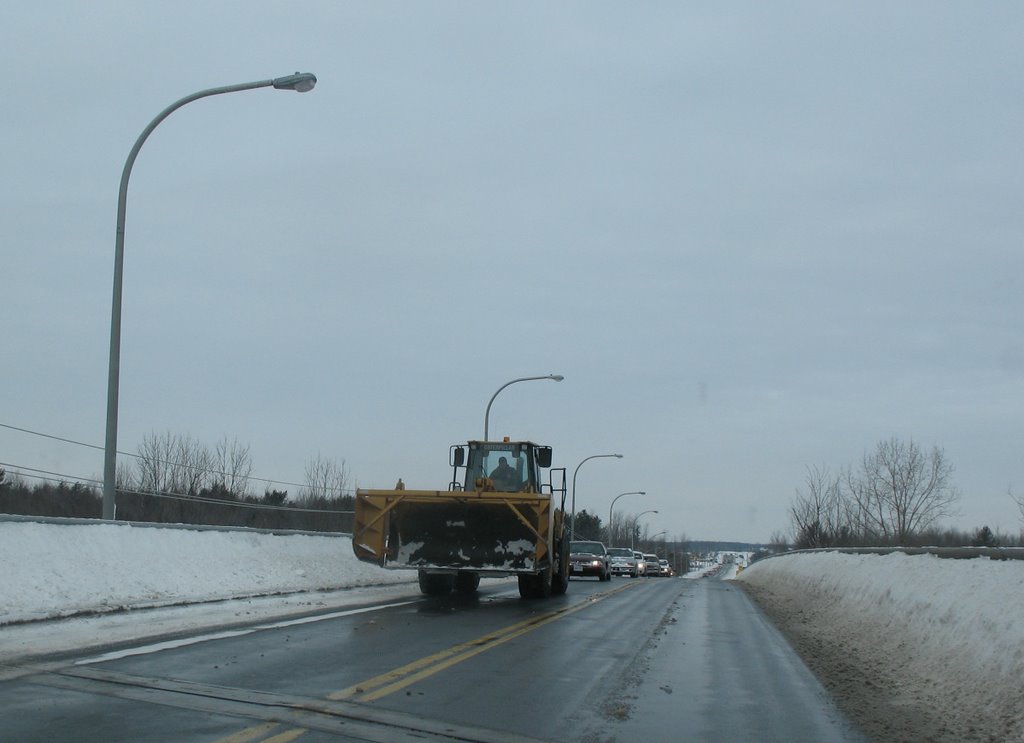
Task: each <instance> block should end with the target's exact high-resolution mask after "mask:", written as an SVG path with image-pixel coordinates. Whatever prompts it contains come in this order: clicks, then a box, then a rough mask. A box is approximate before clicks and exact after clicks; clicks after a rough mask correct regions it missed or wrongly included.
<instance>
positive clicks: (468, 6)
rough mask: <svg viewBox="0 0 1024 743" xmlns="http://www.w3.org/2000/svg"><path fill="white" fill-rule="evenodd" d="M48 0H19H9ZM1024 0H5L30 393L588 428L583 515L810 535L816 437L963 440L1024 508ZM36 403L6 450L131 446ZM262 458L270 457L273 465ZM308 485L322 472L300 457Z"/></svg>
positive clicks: (11, 201) (984, 501)
mask: <svg viewBox="0 0 1024 743" xmlns="http://www.w3.org/2000/svg"><path fill="white" fill-rule="evenodd" d="M8 5H9V6H10V4H8ZM1022 32H1024V6H1022V5H1021V4H1020V3H1017V2H991V3H985V4H982V5H978V4H977V3H974V2H959V3H932V2H921V3H913V2H908V3H888V2H877V3H856V4H838V3H819V2H799V3H786V2H781V3H761V2H737V3H729V4H727V5H722V4H719V3H699V4H698V3H646V4H641V3H619V2H586V3H561V4H554V3H546V2H545V3H500V4H499V3H477V2H457V3H454V2H421V3H386V2H373V3H348V2H306V3H303V4H301V5H295V4H292V3H267V2H231V3H227V2H212V3H211V2H205V1H204V2H177V3H173V4H169V3H134V2H120V3H113V2H92V3H79V2H47V1H46V0H43V1H42V2H39V3H32V4H28V3H18V4H16V7H15V6H10V7H5V9H4V10H3V11H2V12H0V69H3V71H4V73H3V76H2V78H0V94H2V99H3V108H2V116H0V135H2V137H3V142H4V147H3V148H2V150H0V173H2V177H0V250H2V258H3V264H2V265H3V278H4V281H3V287H2V295H0V296H2V297H3V301H2V311H0V338H2V340H3V351H2V354H3V356H2V358H3V376H4V383H3V386H2V393H0V394H2V401H0V424H4V425H6V426H15V427H18V428H24V429H28V430H31V431H37V432H41V433H45V434H48V435H51V436H58V437H62V438H67V439H71V440H74V441H80V442H86V443H92V444H95V445H97V446H102V444H103V435H104V425H105V405H106V385H107V355H108V348H109V337H110V304H111V286H112V277H113V254H114V228H115V217H116V205H117V190H118V183H119V179H120V176H121V170H122V168H123V167H124V163H125V159H126V157H127V156H128V152H129V150H130V149H131V146H132V144H133V143H134V141H135V139H136V138H137V137H138V136H139V134H140V133H141V132H142V130H143V129H144V128H145V126H146V125H147V124H148V123H149V122H150V121H151V120H152V119H153V117H155V116H156V115H157V114H158V113H159V112H160V111H161V110H162V109H164V108H165V107H166V106H168V105H170V104H171V103H173V102H174V101H176V100H178V99H179V98H182V97H184V96H186V95H188V94H190V93H192V92H195V91H198V90H202V89H206V88H212V87H218V86H222V85H229V84H234V83H242V82H249V81H255V80H262V79H267V78H273V77H277V76H281V75H286V74H289V73H292V72H294V71H296V70H301V71H310V72H313V73H315V74H316V75H317V77H318V79H319V82H318V84H317V86H316V88H315V90H313V91H312V92H310V93H306V94H297V93H294V92H279V91H275V90H273V89H270V88H266V89H259V90H251V91H245V92H238V93H232V94H230V95H221V96H216V97H212V98H205V99H202V100H199V101H196V102H194V103H191V104H189V105H187V106H185V107H184V108H182V109H180V110H179V111H177V112H175V113H174V114H172V115H171V116H170V117H169V118H168V119H167V120H165V121H164V122H163V123H162V124H161V125H160V126H159V127H158V128H157V129H156V131H155V132H154V133H153V135H152V136H151V137H150V138H149V140H148V141H147V142H146V144H145V146H144V147H143V148H142V151H141V154H140V155H139V158H138V160H137V161H136V163H135V167H134V170H133V172H132V177H131V184H130V189H129V196H128V210H127V225H126V238H125V246H126V247H125V268H124V309H123V313H124V314H123V318H124V319H123V335H122V353H121V387H120V417H119V441H118V448H119V449H121V450H122V451H128V452H134V451H136V450H137V448H138V446H139V444H140V443H141V441H142V439H143V437H145V436H147V435H150V434H153V433H160V434H162V433H165V432H170V433H173V434H176V435H188V436H191V437H193V438H194V439H196V440H198V441H200V442H203V443H206V444H208V445H210V446H213V445H214V444H215V443H216V442H217V441H218V440H220V439H222V438H223V437H225V436H226V437H228V438H229V439H237V440H238V441H239V442H241V444H243V445H247V446H249V447H250V453H251V455H252V459H253V465H254V473H253V474H254V475H256V476H258V477H263V478H268V479H274V480H280V481H286V482H299V481H302V480H303V478H304V474H303V473H304V468H305V464H306V462H307V461H308V460H310V459H311V458H313V457H315V456H317V455H318V454H319V455H321V456H323V457H327V458H331V459H334V460H337V461H339V462H340V461H344V462H345V464H346V466H347V467H348V469H349V470H350V472H351V473H352V475H353V479H354V482H355V483H357V484H358V485H360V486H363V487H391V486H393V485H394V483H395V481H396V480H397V479H398V478H399V477H401V478H403V479H404V481H405V482H406V484H407V485H409V486H410V487H421V488H431V489H434V488H444V487H446V485H447V482H448V481H449V479H450V475H451V472H450V470H449V469H448V467H447V462H448V447H449V446H450V445H451V444H454V443H457V442H460V441H465V440H467V439H471V438H472V439H476V438H481V437H482V436H483V424H484V413H485V409H486V406H487V402H488V400H489V399H490V398H491V396H492V395H493V394H494V393H495V391H496V390H497V389H498V388H499V387H501V385H503V384H504V383H505V382H507V381H509V380H511V379H515V378H519V377H525V376H535V375H544V374H563V375H564V376H565V381H563V382H560V383H555V382H552V381H534V382H523V383H519V384H514V385H512V386H510V387H508V388H506V389H505V390H504V391H503V392H502V393H501V394H500V395H499V396H498V397H497V398H496V399H495V401H494V404H493V406H492V408H491V414H490V433H491V436H492V438H494V437H500V436H504V435H508V436H511V437H512V438H513V439H516V438H528V439H531V440H534V441H538V442H542V443H546V444H550V445H551V446H553V447H554V450H555V465H556V466H562V467H566V468H567V469H568V476H569V479H570V480H571V479H572V475H573V473H574V471H576V468H577V466H578V465H579V464H580V462H581V461H583V460H584V458H586V457H589V456H591V455H594V454H601V453H612V452H621V453H622V454H623V455H624V457H623V459H621V460H616V459H610V458H607V459H595V460H590V461H587V462H586V464H585V465H583V466H582V467H580V468H579V470H578V476H577V509H578V510H580V509H583V508H586V509H588V510H589V511H591V512H595V513H597V514H598V515H600V516H601V517H602V519H607V514H608V507H609V505H610V503H611V500H612V499H613V498H614V497H615V496H616V495H618V494H620V493H623V492H627V491H634V490H646V491H647V493H648V494H647V495H646V496H629V497H625V498H623V499H621V500H619V501H618V503H617V510H622V511H624V512H626V513H638V512H640V511H642V510H646V509H657V510H659V512H660V513H659V514H657V515H654V514H649V515H647V516H645V517H644V521H645V522H647V523H648V524H649V527H650V529H651V530H652V531H660V530H667V531H668V533H669V536H670V537H676V536H681V535H685V536H686V537H689V538H691V539H737V540H752V541H763V540H767V539H768V538H769V537H770V536H771V535H772V533H773V532H776V531H788V530H789V526H790V524H789V518H788V514H787V508H788V506H789V504H790V501H791V499H792V497H793V495H794V492H795V491H796V490H797V489H798V488H801V487H803V486H804V481H805V477H806V475H807V468H808V467H809V466H824V467H829V468H831V469H832V470H838V469H839V468H841V467H843V466H846V465H849V464H856V463H857V462H859V461H860V459H861V458H862V456H863V455H864V453H865V452H866V451H870V450H873V449H874V447H875V445H876V444H877V443H878V442H879V441H880V440H883V439H888V438H890V437H893V436H895V437H898V438H900V439H903V440H913V441H914V442H915V443H917V444H919V445H920V446H922V447H924V448H931V447H932V446H939V447H941V448H942V449H944V451H945V454H946V456H947V458H948V459H949V461H950V462H951V463H952V464H953V465H954V467H955V468H956V471H955V474H954V484H955V485H956V486H957V487H958V488H959V489H960V490H961V491H962V493H963V498H962V500H961V503H960V514H959V515H958V516H957V517H956V518H954V519H950V520H948V521H947V522H944V524H945V525H950V526H956V527H958V528H963V529H973V528H975V527H977V526H980V525H982V524H988V525H989V526H990V527H992V528H993V529H997V530H1000V531H1002V532H1004V533H1011V534H1017V533H1018V532H1019V530H1020V528H1021V520H1020V514H1019V511H1018V508H1017V506H1016V505H1015V504H1014V502H1013V501H1012V500H1011V498H1010V497H1009V495H1008V491H1011V490H1012V492H1013V493H1015V494H1016V495H1018V496H1020V495H1024V394H1022V393H1024V282H1022V276H1024V256H1022V250H1021V248H1022V242H1024V239H1022V238H1024V208H1022V194H1024V145H1022V143H1024V137H1022V135H1021V132H1022V131H1024V64H1022V62H1024V46H1022V45H1021V39H1022V38H1024V34H1022ZM102 460H103V457H102V452H101V451H100V450H97V449H90V448H86V447H81V446H76V445H73V444H67V443H62V442H59V441H55V440H53V439H48V438H43V437H40V436H35V435H31V434H26V433H23V432H20V431H15V430H12V429H10V428H0V462H3V463H5V464H7V465H15V466H14V467H8V469H17V468H19V467H21V468H24V470H23V471H25V472H26V473H28V472H29V469H28V468H33V469H34V470H44V471H48V472H55V473H59V474H61V475H64V476H68V477H69V478H102V470H103V461H102ZM258 489H259V491H260V492H262V487H259V488H258ZM289 489H290V490H291V491H292V492H293V493H294V492H295V490H296V489H295V488H294V487H292V488H289Z"/></svg>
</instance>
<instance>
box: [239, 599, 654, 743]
mask: <svg viewBox="0 0 1024 743" xmlns="http://www.w3.org/2000/svg"><path fill="white" fill-rule="evenodd" d="M634 585H639V584H637V583H633V582H629V583H625V584H623V585H621V586H619V587H617V588H613V589H610V590H608V591H604V592H603V593H598V594H594V595H593V596H589V597H587V599H585V600H584V601H581V602H580V603H578V604H576V605H575V606H568V607H564V608H561V609H554V610H553V611H548V612H545V613H543V614H539V615H537V616H533V617H529V618H527V619H524V620H522V621H519V622H516V623H515V624H510V625H509V626H508V627H503V628H501V629H498V630H494V631H493V632H488V633H487V634H485V635H483V636H481V637H478V638H476V639H474V640H469V641H467V642H462V643H459V644H458V645H453V646H452V647H450V648H447V649H445V650H442V651H440V652H437V653H434V654H433V655H428V656H426V657H425V658H420V659H419V660H415V661H413V662H412V663H407V664H406V665H404V666H401V667H399V668H395V669H393V670H391V671H388V672H386V673H382V674H380V675H379V676H374V677H373V678H371V679H368V680H367V681H363V682H361V683H358V684H354V685H353V686H350V687H348V688H347V689H342V690H341V691H336V692H333V693H331V694H328V695H327V698H328V699H331V700H334V701H339V700H347V699H350V700H354V701H357V702H372V701H375V700H377V699H380V698H382V697H385V696H387V695H388V694H393V693H394V692H396V691H399V690H400V689H404V688H405V687H407V686H410V685H411V684H414V683H416V682H417V681H422V680H423V679H425V678H429V677H430V676H433V675H434V674H435V673H440V672H441V671H443V670H445V669H446V668H450V667H452V666H454V665H456V664H458V663H461V662H462V661H464V660H469V659H470V658H472V657H474V656H476V655H479V654H480V653H483V652H484V651H486V650H490V649H491V648H494V647H497V646H498V645H501V644H502V643H505V642H507V641H509V640H512V639H514V638H516V637H520V636H521V635H524V634H526V633H527V632H531V631H533V630H535V629H537V628H539V627H543V626H544V625H545V624H549V623H551V622H553V621H555V620H556V619H562V618H563V617H567V616H569V615H570V614H574V613H576V612H578V611H580V610H582V609H586V608H587V607H590V606H593V605H594V604H596V603H597V602H598V601H603V600H604V599H606V598H608V597H609V596H614V595H615V594H616V593H618V592H619V591H622V590H625V589H626V588H629V587H631V586H634ZM280 727H281V725H280V723H273V722H270V723H265V724H263V725H256V726H253V727H250V728H247V729H245V730H242V731H239V732H238V733H236V734H234V735H232V736H229V737H227V738H221V739H220V741H219V743H247V742H248V741H253V740H255V739H257V738H262V736H264V735H267V734H269V733H270V732H272V731H273V730H274V729H275V728H280ZM304 732H306V731H305V730H304V729H303V728H293V729H288V730H285V731H283V732H281V733H279V734H278V735H275V736H273V737H271V738H266V739H264V740H263V743H287V741H291V740H294V738H296V737H298V736H300V735H302V734H303V733H304Z"/></svg>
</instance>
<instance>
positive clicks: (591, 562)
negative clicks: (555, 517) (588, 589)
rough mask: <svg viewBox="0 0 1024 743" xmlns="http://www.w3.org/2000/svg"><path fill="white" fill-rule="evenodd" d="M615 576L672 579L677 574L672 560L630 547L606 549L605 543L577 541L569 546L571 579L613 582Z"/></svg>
mask: <svg viewBox="0 0 1024 743" xmlns="http://www.w3.org/2000/svg"><path fill="white" fill-rule="evenodd" d="M613 575H628V576H629V577H630V578H638V577H640V576H641V575H643V576H645V577H648V578H653V577H656V576H664V577H671V576H673V575H675V571H674V570H673V569H672V566H671V565H669V564H668V560H665V559H661V558H659V557H658V556H657V555H655V554H651V553H647V554H644V553H643V552H638V551H637V550H634V549H631V548H629V547H605V546H604V543H603V542H590V541H575V542H570V544H569V577H570V578H572V577H574V576H576V577H586V576H593V577H596V578H597V579H598V580H602V581H605V580H611V579H612V576H613Z"/></svg>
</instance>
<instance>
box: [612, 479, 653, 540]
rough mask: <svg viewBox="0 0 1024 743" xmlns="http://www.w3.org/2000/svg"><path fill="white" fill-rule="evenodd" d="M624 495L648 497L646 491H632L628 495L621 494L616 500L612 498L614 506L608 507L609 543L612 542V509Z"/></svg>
mask: <svg viewBox="0 0 1024 743" xmlns="http://www.w3.org/2000/svg"><path fill="white" fill-rule="evenodd" d="M624 495H647V492H646V491H644V490H631V491H630V492H628V493H619V494H618V495H616V496H615V497H614V498H612V504H611V505H610V506H608V541H609V542H611V541H612V509H613V508H615V501H617V500H618V499H619V498H621V497H622V496H624Z"/></svg>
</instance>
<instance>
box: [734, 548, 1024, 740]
mask: <svg viewBox="0 0 1024 743" xmlns="http://www.w3.org/2000/svg"><path fill="white" fill-rule="evenodd" d="M736 580H738V581H739V582H741V583H744V584H746V585H748V586H749V587H751V589H752V591H751V593H752V595H753V596H754V597H755V598H757V599H758V600H759V602H760V603H761V604H762V605H763V606H765V608H766V610H767V611H768V613H769V615H770V616H771V617H772V618H773V620H775V621H776V622H777V623H779V624H780V625H781V628H782V629H783V631H784V632H786V634H787V635H788V636H789V637H790V638H791V639H792V640H793V641H794V644H795V645H796V647H797V649H798V650H800V651H801V654H802V655H804V656H805V658H808V659H809V665H811V667H812V669H813V670H815V672H816V673H817V674H818V675H819V676H824V677H830V678H831V680H832V683H831V684H829V686H830V690H832V691H833V692H835V693H837V695H841V694H843V693H846V694H848V695H849V696H850V698H851V699H852V700H854V701H853V703H852V705H851V706H857V705H858V704H859V705H860V706H861V707H863V710H864V713H865V715H864V717H865V720H867V722H866V723H865V724H867V725H870V724H872V721H874V722H877V723H879V724H880V725H882V727H883V729H880V730H874V731H872V730H868V732H874V733H875V735H874V736H873V737H876V739H882V740H901V739H905V740H985V741H988V740H1000V741H1001V740H1014V741H1024V693H1022V691H1021V679H1024V561H1021V560H1009V561H994V560H990V559H988V558H974V559H968V560H953V559H940V558H938V557H935V556H934V555H914V556H909V555H904V554H890V555H884V556H883V555H847V554H838V553H813V554H795V555H786V556H783V557H776V558H772V559H768V560H762V561H760V562H757V563H754V564H753V565H752V566H750V567H749V568H747V569H745V570H743V571H742V572H740V573H739V575H738V576H737V577H736ZM855 685H860V686H864V687H867V689H866V690H865V689H854V688H852V687H853V686H855ZM879 694H882V695H884V696H885V697H886V699H885V700H884V701H883V703H884V704H887V705H888V706H889V707H891V712H892V714H891V715H889V716H888V719H886V714H885V713H884V712H883V711H882V710H880V709H879V708H878V706H879V705H878V699H877V697H878V696H879ZM865 720H861V722H862V723H864V722H865Z"/></svg>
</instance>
